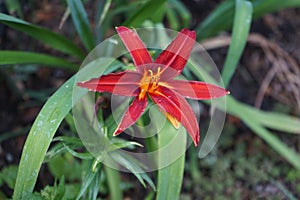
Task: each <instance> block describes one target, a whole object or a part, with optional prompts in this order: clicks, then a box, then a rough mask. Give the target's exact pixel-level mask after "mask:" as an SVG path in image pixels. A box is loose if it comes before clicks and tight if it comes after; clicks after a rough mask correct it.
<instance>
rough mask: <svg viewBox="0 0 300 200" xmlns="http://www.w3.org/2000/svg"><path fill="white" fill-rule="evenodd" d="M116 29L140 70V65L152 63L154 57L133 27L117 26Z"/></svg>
mask: <svg viewBox="0 0 300 200" xmlns="http://www.w3.org/2000/svg"><path fill="white" fill-rule="evenodd" d="M116 30H117V32H118V34H119V36H120V38H121V40H122V41H123V43H124V45H125V46H126V48H127V50H128V51H129V52H130V55H131V57H132V59H133V62H134V65H135V66H136V67H137V70H138V71H141V70H140V68H139V66H141V65H145V64H149V63H152V62H153V61H152V58H151V56H150V54H149V52H148V50H147V49H146V47H145V45H144V43H143V42H142V40H141V39H140V37H139V36H138V35H137V34H136V33H135V32H134V31H132V30H131V29H129V28H126V27H124V26H120V27H116Z"/></svg>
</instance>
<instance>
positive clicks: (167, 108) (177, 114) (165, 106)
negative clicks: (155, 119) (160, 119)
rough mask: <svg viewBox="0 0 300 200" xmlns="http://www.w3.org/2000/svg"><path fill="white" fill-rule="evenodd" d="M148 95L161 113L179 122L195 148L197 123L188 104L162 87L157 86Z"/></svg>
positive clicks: (197, 136) (197, 139)
mask: <svg viewBox="0 0 300 200" xmlns="http://www.w3.org/2000/svg"><path fill="white" fill-rule="evenodd" d="M149 95H150V97H151V99H152V100H153V102H154V103H155V104H156V105H157V106H158V107H159V108H160V109H162V111H163V112H166V113H168V114H169V115H171V116H173V117H174V118H175V119H176V120H178V121H180V122H181V124H182V125H183V126H184V127H185V128H186V130H187V132H188V133H189V134H190V136H191V137H192V139H193V141H194V144H195V146H197V145H198V143H199V127H198V122H197V120H196V116H195V114H194V112H193V110H192V108H191V106H190V105H189V104H188V102H187V101H186V100H185V99H184V98H183V97H182V96H181V95H179V94H178V93H176V92H175V91H173V90H170V89H168V88H166V87H163V86H159V87H158V88H157V90H156V91H155V92H153V93H150V94H149Z"/></svg>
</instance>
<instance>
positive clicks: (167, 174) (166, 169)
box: [154, 120, 187, 200]
mask: <svg viewBox="0 0 300 200" xmlns="http://www.w3.org/2000/svg"><path fill="white" fill-rule="evenodd" d="M156 121H157V122H156V123H161V120H156ZM154 123H155V122H154ZM186 140H187V133H186V131H185V129H184V128H183V127H180V128H179V129H178V130H176V129H175V128H174V127H173V126H172V125H171V124H170V123H169V122H167V123H166V124H165V125H164V127H163V129H162V130H161V131H160V132H159V133H158V150H159V153H158V163H159V164H158V167H159V168H160V169H159V170H158V180H157V195H156V199H157V200H165V199H174V200H176V199H179V194H180V189H181V185H182V179H183V173H184V163H185V148H186ZM179 154H181V156H179V157H178V158H177V159H174V156H178V155H179ZM168 163H169V164H168ZM161 167H162V168H161Z"/></svg>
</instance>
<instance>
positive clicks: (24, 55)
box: [0, 51, 78, 71]
mask: <svg viewBox="0 0 300 200" xmlns="http://www.w3.org/2000/svg"><path fill="white" fill-rule="evenodd" d="M11 64H41V65H45V66H55V67H59V68H63V69H68V70H73V71H74V70H77V69H78V66H77V65H76V64H73V63H71V62H69V61H67V60H65V59H62V58H57V57H54V56H49V55H46V54H41V53H34V52H23V51H0V65H11Z"/></svg>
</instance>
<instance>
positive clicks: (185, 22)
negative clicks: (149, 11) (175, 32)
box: [169, 0, 192, 28]
mask: <svg viewBox="0 0 300 200" xmlns="http://www.w3.org/2000/svg"><path fill="white" fill-rule="evenodd" d="M169 3H170V4H172V7H174V9H175V10H176V11H177V12H178V14H179V16H180V17H181V19H182V24H181V28H184V27H188V26H189V23H190V22H191V18H192V17H191V13H190V11H189V10H188V9H187V8H186V7H185V5H184V4H183V3H182V2H181V1H178V0H169Z"/></svg>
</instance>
